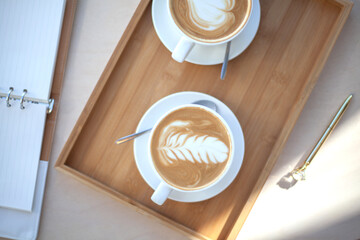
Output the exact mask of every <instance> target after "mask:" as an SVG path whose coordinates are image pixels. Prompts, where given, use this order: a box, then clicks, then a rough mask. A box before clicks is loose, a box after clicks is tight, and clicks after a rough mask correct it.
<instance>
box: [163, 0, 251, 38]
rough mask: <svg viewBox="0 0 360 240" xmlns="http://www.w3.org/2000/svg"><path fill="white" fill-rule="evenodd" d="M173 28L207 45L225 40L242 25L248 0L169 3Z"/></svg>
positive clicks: (200, 0) (193, 0) (171, 1)
mask: <svg viewBox="0 0 360 240" xmlns="http://www.w3.org/2000/svg"><path fill="white" fill-rule="evenodd" d="M169 7H170V12H171V15H172V18H173V19H174V21H175V23H176V25H177V26H178V27H179V28H180V29H181V30H182V31H183V32H184V33H185V34H186V35H187V36H189V37H190V38H192V39H194V40H197V41H201V42H207V43H216V42H221V41H225V40H227V39H229V38H231V37H233V36H234V35H235V34H237V33H238V32H239V31H240V30H241V29H242V28H243V27H244V26H245V24H246V22H247V20H248V18H249V16H250V10H251V0H170V2H169Z"/></svg>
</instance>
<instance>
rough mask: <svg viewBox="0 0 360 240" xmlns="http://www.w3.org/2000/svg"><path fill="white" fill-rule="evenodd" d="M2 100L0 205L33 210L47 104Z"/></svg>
mask: <svg viewBox="0 0 360 240" xmlns="http://www.w3.org/2000/svg"><path fill="white" fill-rule="evenodd" d="M4 102H5V101H4V100H1V101H0V116H1V117H0V129H1V140H0V159H1V160H0V207H8V208H14V209H20V210H25V211H31V209H32V203H33V196H34V190H35V183H36V176H37V172H38V167H39V159H40V153H41V142H42V138H43V133H44V124H45V118H46V106H45V105H42V104H24V106H25V109H24V110H21V109H20V107H19V102H18V101H17V102H16V103H13V105H12V107H11V108H7V107H6V104H4Z"/></svg>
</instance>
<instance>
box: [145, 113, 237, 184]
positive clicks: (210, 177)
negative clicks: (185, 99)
mask: <svg viewBox="0 0 360 240" xmlns="http://www.w3.org/2000/svg"><path fill="white" fill-rule="evenodd" d="M230 151H231V144H230V138H229V135H228V132H227V129H226V127H225V126H224V125H223V124H222V123H221V121H220V120H219V119H218V118H217V117H216V116H214V115H213V114H211V113H209V112H208V111H206V110H203V109H200V108H197V107H187V108H184V109H179V110H176V111H174V112H173V113H171V114H169V115H168V116H166V117H165V118H164V119H163V120H162V121H161V122H160V123H159V124H158V126H157V127H156V129H155V131H154V133H153V137H152V140H151V155H152V159H153V163H154V166H155V168H156V169H157V171H158V173H159V174H160V176H162V178H163V179H164V180H166V182H168V183H169V184H170V185H174V186H175V187H178V188H181V189H185V190H187V189H198V188H202V187H204V186H206V185H207V184H210V183H211V182H212V181H214V180H215V179H217V177H218V176H220V175H221V173H222V172H223V170H224V169H225V167H226V165H227V162H228V160H229V155H230Z"/></svg>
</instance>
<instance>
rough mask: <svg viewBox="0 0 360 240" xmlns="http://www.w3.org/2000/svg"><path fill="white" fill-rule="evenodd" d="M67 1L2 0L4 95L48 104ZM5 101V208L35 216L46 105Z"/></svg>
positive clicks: (0, 133) (0, 168)
mask: <svg viewBox="0 0 360 240" xmlns="http://www.w3.org/2000/svg"><path fill="white" fill-rule="evenodd" d="M64 7H65V0H0V91H1V92H8V89H9V87H13V88H14V92H13V93H14V94H16V95H21V94H22V91H23V89H27V91H28V94H27V96H29V97H34V98H39V99H45V100H46V99H48V98H49V95H50V90H51V85H52V78H53V71H54V67H55V61H56V55H57V48H58V43H59V39H60V32H61V26H62V19H63V14H64ZM11 102H12V106H11V107H10V108H8V107H6V103H5V100H4V99H1V100H0V207H8V208H15V209H20V210H25V211H31V209H32V203H33V197H34V189H35V183H36V176H37V172H38V166H39V160H40V152H41V143H42V137H43V132H44V126H45V117H46V106H45V105H42V104H30V103H25V110H20V105H19V101H14V100H12V101H11Z"/></svg>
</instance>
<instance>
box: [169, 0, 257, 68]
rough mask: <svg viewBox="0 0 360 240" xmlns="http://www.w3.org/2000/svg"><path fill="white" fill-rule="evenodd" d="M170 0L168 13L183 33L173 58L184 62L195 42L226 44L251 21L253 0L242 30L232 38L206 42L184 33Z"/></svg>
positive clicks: (210, 44) (179, 31)
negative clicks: (174, 15) (172, 10)
mask: <svg viewBox="0 0 360 240" xmlns="http://www.w3.org/2000/svg"><path fill="white" fill-rule="evenodd" d="M170 1H171V0H167V11H168V15H169V16H170V21H172V22H173V23H174V25H175V26H176V30H177V31H178V33H179V34H180V35H181V38H180V40H179V42H178V43H177V45H176V47H175V49H174V51H173V52H172V55H171V56H172V58H173V59H174V60H176V61H178V62H183V61H184V60H185V59H186V57H187V56H188V55H189V53H190V52H191V50H192V49H193V47H194V46H195V44H200V45H206V46H216V45H220V44H224V43H227V42H230V41H231V40H233V39H234V38H236V37H237V36H239V34H241V32H242V31H243V30H244V29H245V27H246V25H247V23H248V22H249V21H248V20H249V16H250V13H251V11H252V9H253V8H252V6H253V4H252V1H251V4H250V11H249V13H248V16H247V18H246V22H245V24H244V25H243V26H242V28H241V29H240V30H238V32H237V33H236V34H234V35H233V36H231V37H230V38H226V39H225V40H223V41H218V42H204V41H199V40H196V39H193V38H191V37H189V36H188V35H187V34H186V33H184V32H183V31H182V30H181V29H180V28H179V27H178V26H177V24H176V21H175V20H174V18H173V16H172V13H171V10H170ZM184 1H185V0H184Z"/></svg>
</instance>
